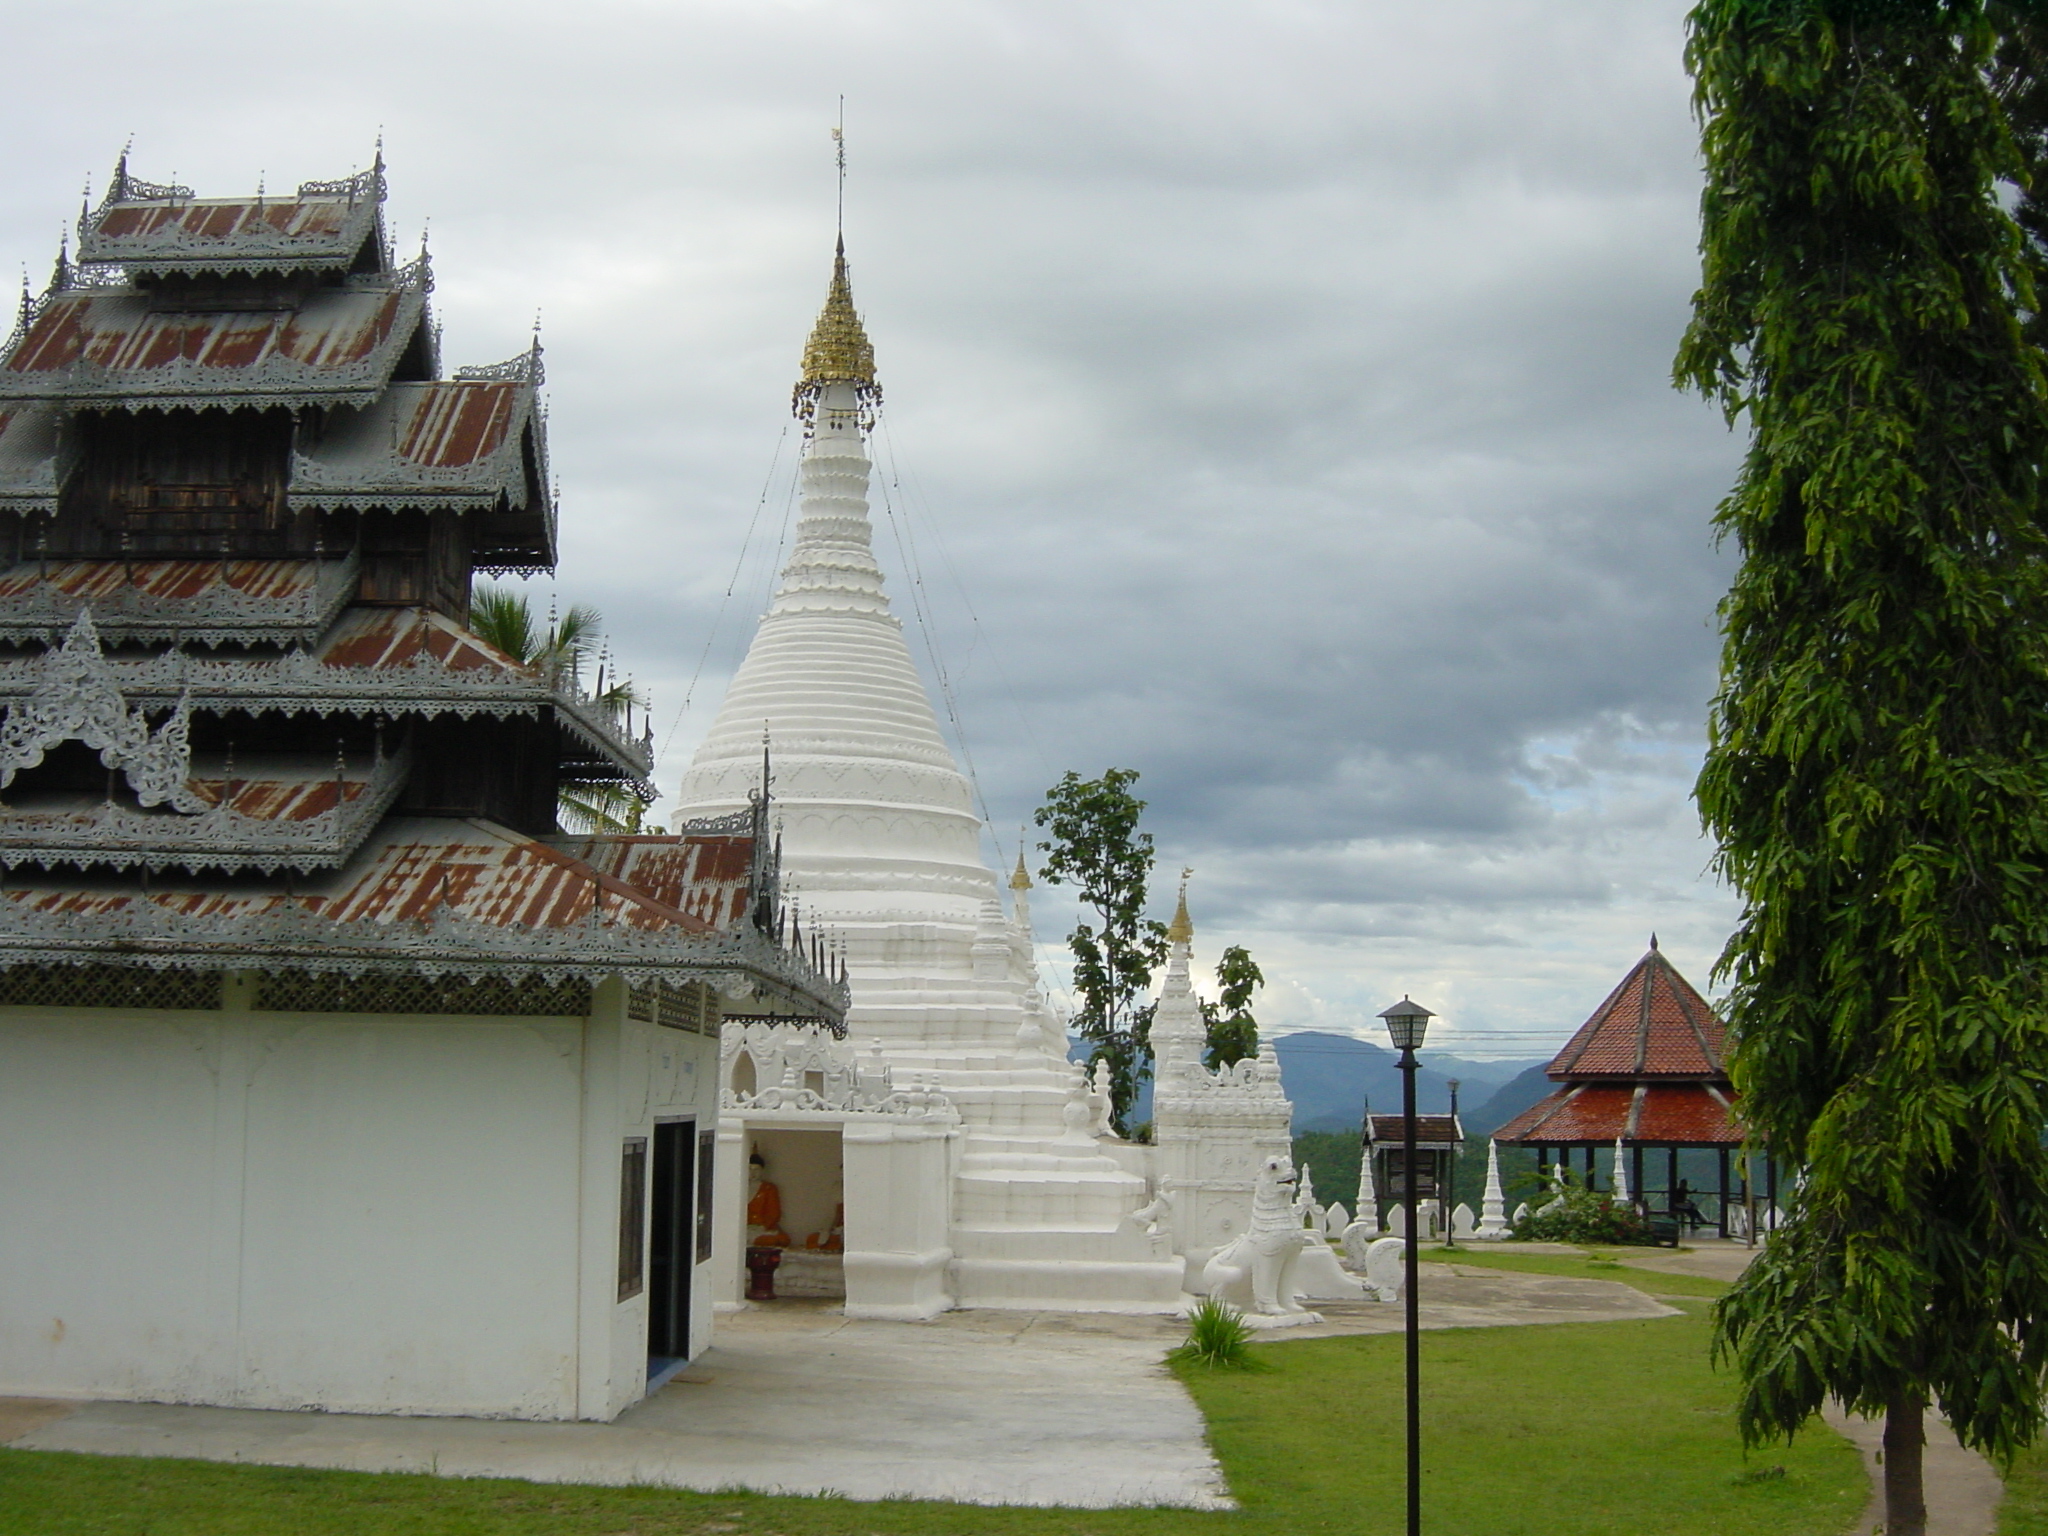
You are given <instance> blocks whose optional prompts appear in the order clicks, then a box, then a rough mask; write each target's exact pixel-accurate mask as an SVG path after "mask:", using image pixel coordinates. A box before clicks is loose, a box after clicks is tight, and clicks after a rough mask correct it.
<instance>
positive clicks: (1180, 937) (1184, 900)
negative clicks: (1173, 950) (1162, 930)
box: [1166, 865, 1195, 944]
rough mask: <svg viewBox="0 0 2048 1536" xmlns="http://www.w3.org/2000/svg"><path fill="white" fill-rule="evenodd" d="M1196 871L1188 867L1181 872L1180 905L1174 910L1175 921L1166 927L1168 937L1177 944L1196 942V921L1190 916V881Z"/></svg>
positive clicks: (1184, 866) (1183, 867) (1182, 868)
mask: <svg viewBox="0 0 2048 1536" xmlns="http://www.w3.org/2000/svg"><path fill="white" fill-rule="evenodd" d="M1194 873H1195V872H1194V870H1192V869H1191V868H1189V867H1188V866H1186V865H1182V866H1181V871H1180V905H1179V906H1177V907H1175V908H1174V909H1173V921H1172V922H1170V923H1168V924H1167V925H1166V937H1167V938H1168V940H1170V941H1171V942H1172V943H1175V944H1192V943H1194V942H1195V920H1194V919H1193V918H1191V917H1189V916H1188V881H1189V879H1190V878H1191V877H1192V876H1193V875H1194Z"/></svg>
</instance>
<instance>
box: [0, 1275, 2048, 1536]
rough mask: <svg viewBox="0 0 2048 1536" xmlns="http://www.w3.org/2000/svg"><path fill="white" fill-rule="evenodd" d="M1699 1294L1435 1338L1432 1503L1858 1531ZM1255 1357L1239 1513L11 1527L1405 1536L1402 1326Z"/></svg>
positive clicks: (1238, 1481) (1220, 1444) (486, 1500)
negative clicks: (1635, 1314) (1718, 1361)
mask: <svg viewBox="0 0 2048 1536" xmlns="http://www.w3.org/2000/svg"><path fill="white" fill-rule="evenodd" d="M1536 1257H1538V1256H1535V1255H1531V1256H1530V1258H1532V1259H1533V1258H1536ZM1559 1262H1566V1263H1570V1262H1575V1261H1569V1260H1566V1261H1559ZM1577 1262H1581V1263H1582V1262H1583V1261H1577ZM1515 1267H1520V1266H1515ZM1649 1278H1650V1279H1651V1280H1652V1281H1657V1280H1661V1279H1662V1277H1660V1276H1651V1277H1649ZM1684 1306H1685V1315H1684V1316H1681V1317H1670V1318H1656V1319H1649V1320H1645V1321H1641V1322H1625V1323H1585V1324H1567V1325H1559V1326H1549V1327H1525V1328H1485V1329H1464V1330H1453V1331H1444V1332H1433V1333H1428V1334H1425V1335H1424V1336H1423V1341H1422V1365H1423V1371H1424V1373H1425V1374H1424V1382H1425V1395H1424V1408H1425V1413H1426V1421H1425V1425H1424V1431H1423V1433H1424V1441H1423V1454H1424V1467H1425V1477H1426V1478H1427V1482H1426V1484H1425V1490H1424V1499H1425V1504H1424V1518H1425V1520H1426V1522H1427V1523H1428V1526H1429V1528H1430V1529H1431V1530H1433V1531H1436V1532H1440V1533H1444V1536H1452V1533H1456V1536H1667V1533H1668V1536H1681V1533H1685V1536H1710V1533H1711V1536H1829V1533H1834V1532H1839V1531H1842V1530H1845V1529H1846V1528H1847V1527H1848V1526H1849V1525H1850V1524H1851V1523H1852V1522H1853V1521H1854V1519H1855V1517H1856V1515H1857V1514H1858V1512H1860V1511H1861V1509H1862V1508H1863V1503H1864V1496H1865V1492H1866V1489H1865V1484H1864V1481H1863V1474H1862V1469H1861V1467H1860V1465H1859V1464H1858V1462H1857V1459H1856V1455H1855V1453H1854V1451H1852V1450H1851V1449H1850V1447H1849V1446H1848V1444H1847V1443H1846V1442H1845V1441H1843V1440H1841V1439H1839V1438H1837V1437H1836V1436H1834V1435H1832V1434H1830V1433H1828V1432H1826V1431H1824V1430H1818V1429H1817V1430H1815V1431H1814V1432H1813V1433H1810V1434H1807V1435H1802V1436H1801V1437H1800V1438H1799V1440H1798V1442H1797V1443H1796V1444H1794V1445H1793V1446H1792V1447H1790V1448H1789V1449H1785V1448H1777V1447H1774V1448H1772V1449H1771V1450H1769V1451H1766V1452H1764V1453H1761V1454H1759V1455H1754V1456H1751V1457H1748V1458H1745V1457H1744V1456H1743V1454H1742V1451H1741V1449H1740V1447H1739V1445H1738V1444H1737V1441H1736V1438H1735V1427H1734V1419H1733V1415H1732V1413H1731V1412H1730V1409H1729V1401H1730V1397H1731V1393H1732V1383H1731V1381H1730V1380H1729V1379H1728V1377H1727V1376H1726V1375H1725V1374H1722V1375H1717V1374H1715V1373H1713V1372H1712V1371H1710V1370H1709V1368H1708V1366H1707V1363H1706V1319H1705V1315H1704V1314H1705V1308H1704V1306H1703V1305H1702V1304H1700V1303H1696V1302H1689V1303H1685V1304H1684ZM1256 1353H1257V1355H1258V1357H1259V1359H1260V1361H1261V1362H1262V1363H1263V1364H1264V1365H1265V1366H1266V1367H1267V1369H1264V1370H1258V1371H1243V1372H1239V1371H1232V1372H1221V1373H1218V1372H1205V1371H1192V1372H1187V1373H1185V1376H1184V1379H1186V1380H1187V1381H1188V1384H1189V1386H1190V1388H1191V1389H1192V1390H1193V1392H1194V1394H1195V1398H1196V1400H1197V1401H1198V1402H1199V1403H1200V1404H1201V1406H1202V1410H1203V1412H1204V1413H1205V1414H1206V1415H1207V1416H1208V1420H1209V1426H1210V1435H1211V1440H1212V1442H1213V1444H1214V1445H1215V1448H1216V1453H1217V1456H1218V1458H1219V1459H1220V1460H1221V1462H1222V1464H1223V1467H1224V1470H1225V1472H1226V1474H1227V1475H1228V1477H1229V1479H1230V1485H1231V1488H1232V1490H1233V1491H1234V1492H1235V1493H1236V1495H1237V1496H1238V1498H1239V1499H1240V1500H1241V1501H1242V1502H1243V1505H1244V1508H1243V1509H1242V1510H1241V1511H1239V1512H1235V1513H1228V1514H1205V1513H1197V1512H1194V1511H1187V1510H1146V1509H1126V1510H1103V1511H1095V1510H1045V1509H983V1508H979V1507H976V1506H963V1505H956V1504H922V1503H909V1502H903V1503H881V1504H873V1503H859V1504H857V1503H853V1502H850V1501H847V1500H842V1499H792V1498H771V1497H766V1496H759V1495H751V1494H702V1493H678V1492H672V1491H669V1490H665V1489H650V1488H584V1487H565V1486H550V1485H544V1484H531V1483H515V1482H503V1481H493V1480H483V1479H475V1480H467V1481H458V1480H454V1479H443V1478H430V1477H421V1476H400V1475H390V1476H376V1475H372V1474H366V1473H353V1472H324V1471H313V1470H305V1469H298V1468H281V1467H254V1466H238V1465H219V1464H214V1463H207V1462H196V1461H147V1460H137V1459H131V1458H125V1457H105V1458H102V1457H93V1456H74V1455H65V1454H58V1453H52V1452H37V1451H0V1533H4V1536H400V1533H403V1536H771V1533H773V1536H897V1533H905V1536H909V1533H931V1536H967V1533H982V1532H987V1533H991V1536H1010V1533H1016V1536H1153V1533H1159V1536H1167V1533H1173V1536H1294V1533H1297V1532H1300V1533H1309V1532H1344V1533H1346V1536H1375V1533H1379V1532H1390V1533H1391V1532H1396V1531H1398V1530H1399V1529H1400V1528H1401V1519H1402V1503H1401V1499H1402V1491H1401V1475H1402V1441H1401V1400H1402V1399H1401V1339H1400V1337H1399V1335H1388V1334H1382V1335H1378V1336H1374V1337H1367V1338H1346V1339H1302V1340H1293V1341H1283V1342H1278V1343H1272V1344H1264V1345H1260V1346H1258V1347H1257V1350H1256ZM1778 1468H1782V1469H1783V1470H1782V1472H1780V1471H1777V1470H1775V1469H1778ZM2015 1529H2019V1530H2032V1529H2035V1528H2033V1527H2016V1528H2015Z"/></svg>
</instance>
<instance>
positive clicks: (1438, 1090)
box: [1273, 1030, 1554, 1136]
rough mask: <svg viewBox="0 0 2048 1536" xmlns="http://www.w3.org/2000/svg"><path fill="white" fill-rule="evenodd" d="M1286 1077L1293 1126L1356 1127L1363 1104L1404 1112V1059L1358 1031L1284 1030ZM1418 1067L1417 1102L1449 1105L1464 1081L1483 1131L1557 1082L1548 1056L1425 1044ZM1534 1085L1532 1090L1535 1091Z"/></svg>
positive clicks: (1471, 1115) (1466, 1104)
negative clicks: (1497, 1057)
mask: <svg viewBox="0 0 2048 1536" xmlns="http://www.w3.org/2000/svg"><path fill="white" fill-rule="evenodd" d="M1273 1050H1274V1054H1276V1055H1277V1056H1278V1057H1279V1058H1280V1082H1281V1085H1282V1086H1283V1087H1284V1088H1286V1090H1287V1097H1288V1098H1290V1099H1292V1100H1293V1101H1294V1133H1295V1134H1296V1135H1297V1136H1299V1135H1301V1134H1302V1133H1303V1132H1305V1131H1348V1130H1357V1129H1358V1127H1359V1117H1360V1116H1361V1115H1362V1114H1363V1113H1364V1109H1365V1105H1366V1104H1367V1103H1368V1102H1369V1103H1370V1104H1371V1105H1372V1110H1373V1113H1374V1114H1379V1115H1389V1114H1394V1115H1397V1114H1399V1113H1400V1112H1401V1069H1400V1067H1399V1066H1398V1065H1396V1063H1397V1062H1398V1061H1399V1060H1400V1058H1399V1057H1398V1056H1396V1055H1395V1054H1394V1052H1393V1050H1392V1049H1391V1048H1389V1047H1387V1046H1384V1045H1375V1044H1374V1043H1373V1042H1372V1041H1370V1040H1361V1039H1359V1038H1358V1037H1357V1036H1356V1035H1331V1034H1324V1033H1322V1032H1321V1031H1318V1030H1303V1031H1301V1032H1300V1033H1298V1034H1292V1035H1281V1036H1280V1037H1279V1038H1277V1039H1276V1040H1274V1042H1273ZM1421 1055H1422V1066H1421V1067H1420V1069H1419V1070H1418V1071H1417V1072H1416V1074H1415V1107H1416V1108H1417V1109H1418V1110H1421V1111H1422V1112H1424V1113H1426V1114H1441V1113H1443V1112H1444V1111H1445V1110H1447V1109H1449V1108H1450V1107H1451V1087H1450V1080H1451V1079H1452V1078H1456V1079H1457V1080H1458V1109H1459V1113H1460V1116H1461V1118H1462V1119H1463V1120H1464V1122H1465V1129H1466V1131H1468V1132H1470V1133H1473V1134H1481V1133H1484V1132H1487V1131H1490V1130H1492V1129H1493V1128H1494V1127H1495V1126H1496V1125H1500V1124H1503V1123H1504V1122H1506V1121H1507V1120H1509V1119H1511V1118H1513V1117H1514V1116H1515V1115H1517V1114H1519V1113H1520V1112H1521V1111H1522V1110H1523V1109H1525V1108H1527V1107H1528V1105H1529V1104H1533V1103H1535V1102H1536V1100H1537V1099H1540V1098H1542V1097H1543V1096H1544V1095H1545V1094H1547V1093H1549V1092H1550V1090H1551V1088H1552V1087H1553V1086H1554V1085H1553V1084H1552V1083H1551V1082H1550V1080H1549V1079H1548V1078H1546V1077H1544V1075H1543V1068H1544V1066H1545V1065H1546V1064H1547V1063H1548V1061H1549V1060H1550V1058H1549V1057H1547V1056H1546V1057H1544V1058H1543V1060H1542V1061H1531V1060H1528V1059H1523V1060H1519V1061H1468V1060H1466V1059H1464V1058H1463V1057H1459V1056H1448V1055H1445V1054H1443V1053H1442V1052H1439V1051H1424V1052H1422V1053H1421ZM1534 1084H1541V1085H1542V1086H1541V1087H1540V1088H1535V1089H1534V1093H1533V1097H1531V1096H1529V1094H1530V1091H1531V1088H1532V1086H1533V1085H1534Z"/></svg>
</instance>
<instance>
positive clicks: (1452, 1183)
mask: <svg viewBox="0 0 2048 1536" xmlns="http://www.w3.org/2000/svg"><path fill="white" fill-rule="evenodd" d="M1449 1087H1450V1090H1451V1147H1450V1150H1449V1151H1448V1152H1446V1153H1444V1177H1443V1183H1444V1187H1443V1188H1441V1189H1439V1190H1438V1191H1437V1192H1436V1208H1437V1213H1438V1214H1439V1215H1441V1216H1442V1217H1443V1219H1444V1246H1445V1247H1446V1248H1455V1247H1457V1246H1458V1224H1457V1223H1456V1222H1455V1221H1453V1220H1451V1202H1452V1201H1453V1200H1455V1199H1457V1198H1458V1080H1457V1079H1456V1078H1455V1077H1454V1078H1452V1079H1451V1080H1450V1084H1449Z"/></svg>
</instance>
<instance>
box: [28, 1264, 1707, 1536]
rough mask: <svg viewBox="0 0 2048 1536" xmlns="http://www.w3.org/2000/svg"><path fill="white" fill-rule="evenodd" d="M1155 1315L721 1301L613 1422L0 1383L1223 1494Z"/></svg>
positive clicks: (659, 1446)
mask: <svg viewBox="0 0 2048 1536" xmlns="http://www.w3.org/2000/svg"><path fill="white" fill-rule="evenodd" d="M1422 1298H1423V1304H1422V1320H1423V1324H1424V1326H1425V1327H1433V1328H1456V1327H1475V1326H1497V1325H1500V1324H1504V1323H1539V1322H1544V1323H1565V1322H1598V1321H1606V1320H1613V1319H1620V1318H1630V1317H1657V1316H1663V1315H1666V1314H1668V1313H1669V1311H1670V1309H1669V1308H1667V1307H1665V1306H1663V1305H1661V1304H1660V1303H1658V1302H1656V1301H1653V1300H1652V1299H1651V1298H1649V1297H1647V1296H1644V1295H1643V1294H1642V1293H1641V1292H1639V1291H1636V1290H1634V1289H1632V1288H1630V1287H1628V1286H1624V1285H1620V1284H1618V1283H1616V1282H1613V1281H1606V1280H1570V1279H1561V1278H1555V1277H1550V1276H1533V1275H1513V1274H1508V1273H1505V1272H1503V1271H1498V1270H1486V1271H1479V1270H1467V1271H1465V1272H1463V1273H1459V1272H1456V1271H1455V1270H1453V1269H1450V1268H1446V1267H1443V1266H1437V1265H1431V1266H1428V1267H1427V1268H1426V1269H1425V1270H1424V1273H1423V1279H1422ZM1319 1310H1321V1311H1322V1312H1323V1313H1324V1315H1325V1317H1326V1319H1327V1321H1326V1322H1325V1323H1324V1324H1322V1325H1320V1326H1316V1327H1309V1328H1300V1329H1289V1330H1286V1331H1285V1332H1281V1333H1273V1334H1268V1335H1266V1338H1267V1339H1268V1340H1281V1339H1287V1338H1308V1337H1317V1336H1330V1335H1336V1334H1345V1333H1387V1332H1396V1331H1398V1330H1399V1329H1400V1327H1401V1314H1402V1309H1401V1308H1399V1307H1396V1306H1382V1305H1379V1304H1377V1303H1369V1302H1342V1303H1327V1304H1319ZM1185 1332H1186V1329H1185V1325H1184V1324H1181V1323H1178V1322H1176V1321H1174V1320H1173V1319H1171V1318H1149V1317H1113V1316H1090V1315H1086V1314H1078V1315H1077V1314H1072V1313H1024V1312H951V1313H947V1314H945V1315H944V1316H942V1317H941V1318H939V1319H938V1320H937V1321H936V1322H932V1323H875V1322H851V1321H848V1320H847V1319H846V1318H844V1317H842V1316H840V1315H839V1313H838V1312H837V1311H836V1310H835V1309H834V1308H833V1307H832V1306H831V1305H830V1304H827V1303H805V1302H779V1303H776V1304H775V1305H774V1306H772V1307H762V1308H755V1309H752V1310H749V1311H746V1312H741V1313H737V1314H734V1315H732V1316H729V1317H722V1318H720V1319H719V1323H718V1342H717V1344H716V1346H715V1347H714V1348H712V1349H711V1350H709V1351H707V1352H706V1353H705V1355H704V1356H703V1357H702V1359H701V1360H699V1361H698V1362H697V1363H696V1364H695V1365H693V1366H692V1367H691V1368H690V1369H689V1370H687V1371H685V1372H684V1373H683V1375H682V1376H680V1377H678V1378H677V1379H676V1380H675V1381H673V1382H672V1383H670V1384H669V1385H668V1386H666V1387H664V1388H663V1389H662V1390H661V1391H660V1392H657V1393H656V1394H654V1396H652V1397H650V1398H648V1399H647V1400H646V1401H645V1402H643V1403H641V1404H639V1405H638V1406H637V1407H635V1408H632V1409H630V1410H628V1411H627V1412H626V1413H625V1414H623V1415H621V1416H620V1417H619V1418H618V1419H617V1420H616V1421H614V1422H613V1423H610V1424H533V1423H523V1422H515V1421H509V1420H485V1419H445V1418H444V1419H435V1418H391V1417H378V1416H372V1415H365V1414H323V1413H277V1412H268V1411H262V1410H256V1409H235V1408H191V1407H178V1406H173V1405H167V1404H157V1403H108V1402H100V1403H86V1404H48V1403H42V1404H30V1403H27V1402H25V1401H24V1400H21V1399H15V1400H13V1402H12V1403H11V1404H10V1403H9V1402H8V1400H5V1399H0V1439H9V1438H11V1440H12V1443H13V1444H15V1445H17V1446H20V1447H23V1448H25V1449H31V1450H52V1451H86V1452H93V1453H97V1454H102V1455H119V1456H190V1457H198V1458H200V1459H203V1460H212V1461H255V1462H270V1463H277V1464H283V1465H292V1466H313V1467H341V1468H350V1469H354V1470H358V1471H413V1472H438V1473H440V1474H442V1475H443V1476H460V1477H516V1478H524V1479H528V1480H531V1481H535V1482H575V1483H615V1484H616V1483H629V1482H639V1483H654V1484H662V1485H667V1486H670V1487H678V1488H697V1489H707V1490H710V1489H721V1488H734V1487H743V1488H751V1489H758V1490H761V1491H764V1492H775V1493H801V1494H815V1493H828V1492H836V1493H841V1494H845V1495H847V1496H849V1497H851V1498H856V1499H879V1498H886V1497H890V1496H906V1497H913V1498H920V1499H956V1500H960V1501H963V1502H970V1503H981V1504H1040V1505H1048V1504H1049V1505H1078V1506H1087V1507H1102V1506H1105V1505H1114V1504H1165V1505H1177V1506H1183V1507H1188V1508H1196V1509H1214V1508H1225V1507H1228V1506H1229V1504H1230V1499H1229V1497H1228V1493H1227V1490H1226V1489H1225V1488H1224V1485H1223V1480H1222V1476H1221V1474H1220V1472H1219V1471H1218V1469H1217V1466H1216V1461H1215V1458H1214V1457H1213V1456H1212V1455H1211V1454H1210V1452H1209V1447H1208V1442H1207V1439H1206V1437H1205V1434H1204V1429H1203V1424H1202V1418H1201V1415H1200V1413H1199V1412H1198V1411H1197V1410H1196V1408H1195V1405H1194V1403H1193V1402H1192V1401H1191V1400H1190V1399H1189V1398H1188V1395H1187V1393H1186V1392H1185V1391H1184V1390H1183V1389H1182V1387H1181V1385H1180V1383H1179V1382H1177V1381H1176V1380H1175V1379H1174V1378H1173V1377H1172V1375H1171V1374H1169V1373H1168V1372H1167V1371H1166V1370H1165V1368H1164V1367H1163V1366H1162V1365H1161V1364H1160V1361H1161V1358H1162V1357H1163V1356H1164V1354H1165V1352H1166V1351H1167V1350H1168V1349H1170V1348H1171V1347H1173V1345H1175V1344H1176V1343H1178V1342H1179V1341H1180V1339H1181V1338H1182V1337H1183V1336H1184V1335H1185Z"/></svg>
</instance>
